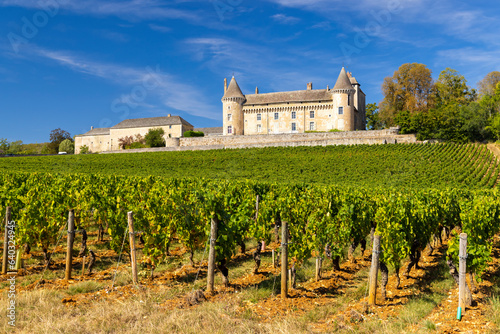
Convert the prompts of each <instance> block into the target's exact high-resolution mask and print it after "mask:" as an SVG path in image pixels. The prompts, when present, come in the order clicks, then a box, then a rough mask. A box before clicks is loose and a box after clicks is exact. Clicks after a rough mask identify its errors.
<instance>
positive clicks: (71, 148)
mask: <svg viewBox="0 0 500 334" xmlns="http://www.w3.org/2000/svg"><path fill="white" fill-rule="evenodd" d="M59 152H66V153H68V154H73V153H75V144H73V142H72V141H71V139H64V140H63V141H62V142H61V144H59Z"/></svg>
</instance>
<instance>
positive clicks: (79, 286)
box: [67, 281, 103, 296]
mask: <svg viewBox="0 0 500 334" xmlns="http://www.w3.org/2000/svg"><path fill="white" fill-rule="evenodd" d="M102 287H103V285H102V284H101V283H99V282H95V281H84V282H80V283H75V284H71V285H70V286H69V287H68V291H67V292H68V294H69V295H70V296H73V295H77V294H80V293H88V292H94V291H98V290H101V289H102Z"/></svg>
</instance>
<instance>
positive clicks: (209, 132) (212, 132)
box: [193, 126, 223, 135]
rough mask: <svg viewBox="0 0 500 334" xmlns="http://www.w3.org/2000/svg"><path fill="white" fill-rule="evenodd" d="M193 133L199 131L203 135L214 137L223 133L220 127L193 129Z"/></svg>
mask: <svg viewBox="0 0 500 334" xmlns="http://www.w3.org/2000/svg"><path fill="white" fill-rule="evenodd" d="M193 131H201V132H203V133H204V134H205V135H216V134H222V133H223V130H222V126H217V127H213V128H195V129H193Z"/></svg>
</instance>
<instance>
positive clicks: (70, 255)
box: [65, 209, 75, 281]
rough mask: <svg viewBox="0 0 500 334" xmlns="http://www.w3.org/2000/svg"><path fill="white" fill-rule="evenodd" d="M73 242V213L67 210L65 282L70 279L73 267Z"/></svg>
mask: <svg viewBox="0 0 500 334" xmlns="http://www.w3.org/2000/svg"><path fill="white" fill-rule="evenodd" d="M74 241H75V211H74V210H73V209H71V210H69V214H68V248H67V250H66V276H65V278H66V280H67V281H69V280H70V279H71V267H72V265H73V242H74Z"/></svg>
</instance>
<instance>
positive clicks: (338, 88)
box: [331, 67, 357, 131]
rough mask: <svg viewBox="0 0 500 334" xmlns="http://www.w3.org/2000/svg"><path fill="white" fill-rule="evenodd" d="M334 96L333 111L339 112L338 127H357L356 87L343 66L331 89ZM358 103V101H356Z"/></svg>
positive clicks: (347, 129)
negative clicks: (355, 108) (355, 109)
mask: <svg viewBox="0 0 500 334" xmlns="http://www.w3.org/2000/svg"><path fill="white" fill-rule="evenodd" d="M331 92H332V98H333V112H334V113H336V114H337V124H336V128H337V129H339V130H344V131H354V130H355V129H356V123H355V111H354V104H355V102H354V97H355V93H356V89H354V87H353V86H352V84H351V81H350V79H349V77H348V76H347V73H346V71H345V68H343V67H342V70H341V71H340V74H339V77H338V79H337V82H336V83H335V86H334V87H333V89H332V90H331ZM356 103H357V102H356Z"/></svg>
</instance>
